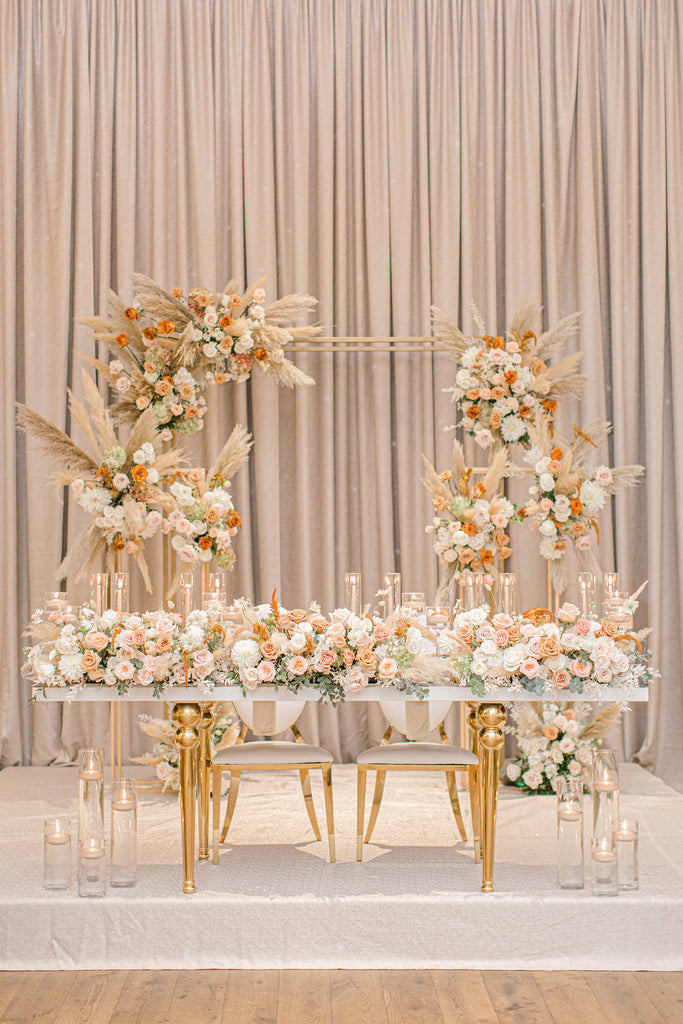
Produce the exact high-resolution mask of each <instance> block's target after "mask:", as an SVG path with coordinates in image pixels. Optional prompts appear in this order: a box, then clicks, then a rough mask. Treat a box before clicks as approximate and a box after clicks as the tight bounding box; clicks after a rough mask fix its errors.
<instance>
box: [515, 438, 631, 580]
mask: <svg viewBox="0 0 683 1024" xmlns="http://www.w3.org/2000/svg"><path fill="white" fill-rule="evenodd" d="M610 429H611V428H610V425H609V424H608V423H602V422H595V423H591V424H590V425H589V426H588V427H587V428H586V430H585V431H583V430H580V429H579V428H578V427H576V426H575V427H574V436H573V439H572V441H571V443H569V444H567V443H562V442H559V441H558V440H557V439H556V438H554V437H553V434H552V430H551V426H550V422H549V420H548V419H547V418H542V419H540V420H539V421H537V422H536V423H535V424H533V426H532V427H531V429H530V438H531V441H532V446H531V448H530V449H529V451H528V453H527V455H526V459H527V461H528V462H530V463H531V464H532V465H533V471H534V482H533V484H532V485H531V487H530V488H529V494H530V496H531V499H532V500H531V501H530V502H529V503H527V504H526V505H525V506H524V508H523V509H521V514H522V516H523V517H524V518H527V519H529V521H530V522H531V524H532V526H533V527H534V528H536V529H538V532H539V534H540V536H541V540H540V544H539V551H540V554H541V556H542V557H543V558H544V559H546V561H548V562H550V565H551V574H552V582H553V586H554V588H555V590H556V592H557V593H558V594H561V593H562V592H563V591H564V590H565V588H566V585H567V573H566V563H565V556H566V552H567V549H568V548H573V549H574V550H575V551H576V552H578V553H579V555H583V556H586V555H587V556H588V557H589V558H590V556H591V554H592V551H593V539H594V538H595V542H596V543H597V542H598V541H599V536H600V534H599V529H598V523H597V518H596V517H597V515H598V514H599V513H600V512H601V511H602V509H603V508H604V507H605V505H606V503H607V499H608V497H609V496H610V495H612V494H614V493H615V492H616V491H617V490H618V489H620V488H623V487H632V486H634V485H635V484H636V483H637V482H638V480H639V479H640V476H641V475H642V473H643V472H644V468H643V467H642V466H622V467H620V468H618V469H610V468H609V467H608V466H605V465H600V466H598V467H597V468H596V469H589V468H588V467H587V466H586V465H585V462H586V459H587V457H588V456H589V454H590V452H591V451H592V450H595V449H596V448H597V446H598V444H599V442H600V441H602V440H603V439H604V438H605V437H606V436H607V434H608V433H609V430H610Z"/></svg>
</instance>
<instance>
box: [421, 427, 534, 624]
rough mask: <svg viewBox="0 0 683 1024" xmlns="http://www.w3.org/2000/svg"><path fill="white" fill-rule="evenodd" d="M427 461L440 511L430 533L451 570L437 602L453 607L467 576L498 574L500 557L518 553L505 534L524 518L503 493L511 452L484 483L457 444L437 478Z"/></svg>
mask: <svg viewBox="0 0 683 1024" xmlns="http://www.w3.org/2000/svg"><path fill="white" fill-rule="evenodd" d="M423 460H424V463H425V467H426V475H425V477H424V478H423V481H422V482H423V483H424V485H425V487H426V488H427V489H428V490H429V491H430V493H431V495H432V503H433V505H434V511H435V515H434V518H433V519H432V522H431V523H430V524H429V525H428V526H427V527H426V531H427V532H428V533H433V534H434V551H435V552H436V554H437V555H438V558H439V561H440V562H441V563H442V564H443V565H445V566H446V567H447V569H448V573H447V577H446V580H445V582H444V583H443V584H442V586H441V588H440V590H439V594H438V595H437V602H439V601H441V600H442V599H443V600H444V601H446V600H447V601H448V603H449V604H453V603H454V596H455V595H454V590H455V583H456V581H457V579H458V578H459V577H460V576H461V575H462V574H463V573H483V574H489V573H491V572H495V567H494V558H495V557H496V556H497V557H498V559H499V560H500V561H501V562H502V561H504V560H505V559H507V558H509V557H510V555H511V554H512V548H511V547H510V537H509V535H508V534H507V533H506V532H505V531H506V529H507V527H508V526H509V525H510V523H511V522H514V521H515V520H516V519H517V518H518V517H517V514H516V507H515V505H513V503H512V502H511V501H508V499H507V498H506V497H505V496H504V495H503V494H500V493H499V491H500V483H501V480H502V479H503V477H504V476H505V474H506V470H507V457H506V452H505V450H504V449H503V450H501V451H500V452H499V453H498V454H497V456H496V457H495V458H494V460H493V462H492V464H491V467H490V469H489V470H488V472H487V474H486V476H485V477H484V479H483V480H481V481H479V482H478V483H474V484H471V483H470V476H471V473H472V470H471V469H466V468H465V456H464V453H463V449H462V445H461V444H459V442H458V441H456V442H455V443H454V445H453V460H452V462H453V464H452V468H451V469H447V470H445V471H444V472H443V473H437V471H436V469H435V468H434V466H432V464H431V463H430V462H428V460H427V459H426V458H425V457H424V456H423ZM452 598H453V600H452Z"/></svg>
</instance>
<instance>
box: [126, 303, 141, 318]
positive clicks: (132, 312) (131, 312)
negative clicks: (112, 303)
mask: <svg viewBox="0 0 683 1024" xmlns="http://www.w3.org/2000/svg"><path fill="white" fill-rule="evenodd" d="M123 315H124V316H125V318H126V320H139V319H140V314H139V313H138V311H137V309H135V307H134V306H129V307H128V309H124V311H123Z"/></svg>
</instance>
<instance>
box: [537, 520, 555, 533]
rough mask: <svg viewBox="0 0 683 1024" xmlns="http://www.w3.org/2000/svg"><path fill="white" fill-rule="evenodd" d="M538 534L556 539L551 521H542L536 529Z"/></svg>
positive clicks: (553, 524)
mask: <svg viewBox="0 0 683 1024" xmlns="http://www.w3.org/2000/svg"><path fill="white" fill-rule="evenodd" d="M538 532H539V533H541V534H542V535H543V536H544V537H556V536H557V527H556V526H555V523H554V522H553V521H552V519H544V520H543V522H542V523H541V525H540V526H539V528H538Z"/></svg>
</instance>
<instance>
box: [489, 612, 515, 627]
mask: <svg viewBox="0 0 683 1024" xmlns="http://www.w3.org/2000/svg"><path fill="white" fill-rule="evenodd" d="M491 622H492V623H493V626H494V628H495V629H509V628H510V626H512V624H513V620H512V616H510V615H505V613H504V612H497V614H496V615H494V616H493V618H492V619H491Z"/></svg>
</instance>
